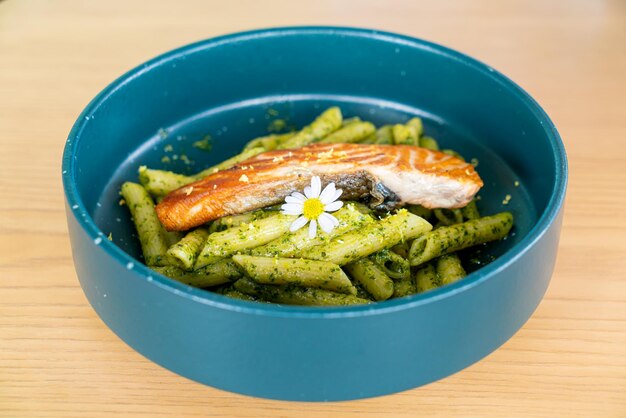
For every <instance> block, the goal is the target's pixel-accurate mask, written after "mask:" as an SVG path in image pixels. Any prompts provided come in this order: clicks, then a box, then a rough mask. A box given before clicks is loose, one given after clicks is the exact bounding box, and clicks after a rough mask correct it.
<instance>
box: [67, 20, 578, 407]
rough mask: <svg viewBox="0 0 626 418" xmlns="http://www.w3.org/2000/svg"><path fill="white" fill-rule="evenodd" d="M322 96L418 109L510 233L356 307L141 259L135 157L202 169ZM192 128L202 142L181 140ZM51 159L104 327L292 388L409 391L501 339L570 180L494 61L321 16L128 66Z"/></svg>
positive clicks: (551, 131) (295, 392)
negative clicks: (210, 287) (188, 276)
mask: <svg viewBox="0 0 626 418" xmlns="http://www.w3.org/2000/svg"><path fill="white" fill-rule="evenodd" d="M331 105H339V106H341V108H342V110H343V112H344V114H345V115H346V116H360V117H362V118H364V119H367V120H371V121H373V122H375V123H376V124H382V123H395V122H403V121H405V120H407V119H408V118H409V117H412V116H414V115H417V116H420V117H422V118H423V120H424V124H425V130H426V133H427V134H429V135H431V136H433V137H435V138H437V139H438V140H439V142H440V143H441V144H442V145H443V146H444V147H445V148H452V149H455V150H457V151H459V152H460V153H461V154H463V155H465V156H466V157H468V158H476V159H477V160H478V162H479V164H478V170H479V172H480V174H481V176H482V177H483V179H484V181H485V187H484V188H483V190H482V191H481V193H480V195H481V197H482V200H481V201H480V208H481V210H482V212H483V213H485V214H489V213H495V212H499V211H502V210H510V211H512V212H513V214H514V215H515V219H516V224H515V228H514V230H513V233H512V234H511V235H510V236H509V238H508V239H507V240H504V241H501V242H498V243H496V244H493V245H490V246H485V247H481V248H480V249H479V250H478V251H474V253H473V254H472V257H471V258H472V260H474V264H473V265H474V267H473V269H474V271H473V272H471V273H470V274H469V275H468V276H467V278H465V279H464V280H461V281H459V282H457V283H455V284H452V285H449V286H446V287H444V288H440V289H437V290H435V291H432V292H428V293H424V294H418V295H413V296H410V297H406V298H402V299H395V300H389V301H385V302H380V303H375V304H372V305H370V306H355V307H333V308H305V307H293V306H281V305H271V304H260V303H253V302H246V301H241V300H234V299H230V298H227V297H224V296H221V295H218V294H214V293H211V292H207V291H204V290H201V289H195V288H191V287H189V286H186V285H184V284H181V283H178V282H176V281H173V280H170V279H168V278H167V277H164V276H161V275H159V274H157V273H155V272H153V271H151V270H149V269H148V268H147V267H145V266H144V265H143V264H142V263H141V261H140V260H141V259H140V255H139V254H140V251H139V247H138V243H137V239H136V237H135V236H134V231H133V226H132V224H131V221H130V217H129V215H128V213H127V211H126V208H124V207H120V206H119V205H118V201H119V195H118V190H119V188H120V185H121V183H122V182H123V181H125V180H136V178H137V168H138V166H139V165H144V164H145V165H148V166H151V167H161V168H167V169H171V170H175V171H180V172H192V171H198V170H200V169H202V168H204V167H206V166H209V165H212V164H214V163H216V162H217V161H220V160H223V159H225V158H226V157H228V156H230V155H233V154H235V153H236V152H237V150H238V149H239V148H240V147H241V146H242V145H243V144H244V142H245V141H246V140H247V139H249V138H252V137H255V136H258V135H262V134H264V133H266V132H267V128H268V125H270V124H274V125H276V124H277V123H276V122H275V121H274V119H275V118H277V117H279V118H281V119H283V120H285V121H286V123H287V124H288V125H294V126H302V125H303V124H305V123H307V121H310V120H311V119H312V118H313V117H314V116H315V115H316V114H318V113H320V112H321V110H322V109H324V108H326V107H328V106H331ZM206 134H211V136H212V144H213V149H212V152H210V153H206V152H203V151H201V150H198V149H196V148H194V147H193V146H192V144H193V142H194V141H197V140H199V139H202V138H203V137H204V136H205V135H206ZM169 150H171V151H169ZM183 155H184V157H183ZM164 157H167V158H164ZM62 170H63V174H62V176H63V185H64V189H65V197H66V205H67V207H66V209H67V222H68V227H69V235H70V239H71V244H72V253H73V257H74V264H75V267H76V272H77V275H78V278H79V280H80V283H81V286H82V288H83V290H84V292H85V295H86V296H87V299H88V300H89V302H90V303H91V305H92V306H93V308H94V309H95V311H96V312H97V313H98V315H99V316H100V318H102V320H103V321H104V322H105V323H106V324H107V326H109V327H110V328H111V330H113V332H115V333H116V334H117V335H118V336H119V337H120V338H121V339H122V340H124V341H125V342H126V343H127V344H128V345H130V346H131V347H132V348H134V349H135V350H137V351H138V352H139V353H141V354H143V355H144V356H146V357H147V358H149V359H150V360H152V361H154V362H155V363H158V364H160V365H162V366H163V367H166V368H168V369H170V370H172V371H174V372H176V373H178V374H180V375H182V376H185V377H188V378H190V379H193V380H196V381H198V382H201V383H204V384H207V385H210V386H213V387H216V388H220V389H224V390H228V391H233V392H237V393H242V394H247V395H252V396H259V397H264V398H273V399H283V400H297V401H336V400H348V399H357V398H365V397H372V396H379V395H384V394H389V393H394V392H398V391H402V390H407V389H411V388H415V387H418V386H420V385H424V384H426V383H429V382H432V381H435V380H437V379H441V378H443V377H445V376H448V375H450V374H452V373H455V372H457V371H459V370H461V369H463V368H465V367H467V366H469V365H471V364H472V363H474V362H476V361H478V360H480V359H481V358H483V357H485V356H486V355H488V354H489V353H491V352H492V351H494V350H495V349H497V348H498V347H499V346H500V345H502V344H503V343H504V342H505V341H507V340H508V339H509V338H511V336H512V335H513V334H515V332H516V331H517V330H518V329H519V328H520V327H521V326H522V325H523V324H524V323H525V322H526V320H527V319H528V318H529V317H530V315H531V314H532V313H533V311H534V310H535V308H536V307H537V305H538V304H539V302H540V301H541V298H542V297H543V295H544V293H545V291H546V288H547V287H548V283H549V281H550V277H551V275H552V271H553V267H554V262H555V258H556V254H557V247H558V241H559V233H560V228H561V218H562V207H563V199H564V196H565V190H566V179H567V163H566V156H565V150H564V148H563V144H562V143H561V140H560V138H559V135H558V133H557V131H556V129H555V127H554V125H553V124H552V122H551V121H550V119H549V118H548V116H547V115H546V114H545V113H544V111H543V110H542V109H541V108H540V107H539V105H538V104H537V103H536V102H535V101H534V100H533V99H532V98H531V97H530V96H529V95H528V94H527V93H526V92H524V90H522V89H521V88H520V87H518V86H517V85H516V84H514V83H513V82H512V81H511V80H509V79H508V78H506V77H505V76H503V75H502V74H500V73H499V72H497V71H495V70H494V69H493V68H491V67H489V66H487V65H485V64H482V63H480V62H478V61H476V60H474V59H472V58H469V57H467V56H465V55H463V54H460V53H458V52H455V51H452V50H450V49H447V48H444V47H442V46H439V45H435V44H432V43H429V42H425V41H421V40H418V39H414V38H409V37H406V36H401V35H395V34H391V33H384V32H379V31H372V30H364V29H349V28H332V27H296V28H278V29H267V30H258V31H253V32H245V33H238V34H233V35H227V36H222V37H218V38H213V39H209V40H206V41H202V42H198V43H195V44H192V45H189V46H185V47H182V48H179V49H176V50H174V51H172V52H168V53H166V54H164V55H161V56H159V57H157V58H155V59H153V60H151V61H148V62H147V63H145V64H142V65H140V66H139V67H137V68H135V69H133V70H131V71H130V72H128V73H126V74H125V75H123V76H122V77H120V78H119V79H117V80H116V81H114V82H113V83H112V84H111V85H109V86H108V87H106V88H105V89H104V90H103V91H102V92H101V93H100V94H98V96H96V98H95V99H93V101H92V102H91V103H90V104H89V105H88V106H87V107H86V109H85V110H84V111H83V113H82V114H81V115H80V117H79V118H78V120H77V121H76V123H75V124H74V127H73V128H72V130H71V132H70V135H69V138H68V140H67V145H66V147H65V152H64V155H63V167H62ZM507 195H508V197H507ZM109 235H110V236H111V237H112V241H109V240H108V239H107V237H108V236H109ZM489 261H491V262H489ZM488 262H489V263H488Z"/></svg>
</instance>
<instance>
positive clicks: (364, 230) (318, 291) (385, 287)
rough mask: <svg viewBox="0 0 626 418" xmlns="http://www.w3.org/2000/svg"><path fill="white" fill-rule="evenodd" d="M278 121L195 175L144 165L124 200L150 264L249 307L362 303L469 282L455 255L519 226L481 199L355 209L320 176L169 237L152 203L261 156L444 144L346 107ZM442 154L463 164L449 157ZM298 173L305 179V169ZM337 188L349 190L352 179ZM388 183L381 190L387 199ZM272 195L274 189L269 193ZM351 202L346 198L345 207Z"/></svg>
mask: <svg viewBox="0 0 626 418" xmlns="http://www.w3.org/2000/svg"><path fill="white" fill-rule="evenodd" d="M273 122H278V121H273ZM280 122H281V123H280V124H278V123H272V125H273V126H274V128H273V129H270V131H272V132H279V133H268V134H267V135H264V136H260V137H257V138H254V139H251V140H249V141H247V142H246V143H245V145H244V146H243V148H242V149H241V150H240V153H239V154H236V155H234V156H233V157H231V158H229V159H227V160H225V161H222V162H220V163H218V164H214V165H212V166H211V167H209V168H206V169H204V170H201V171H199V172H198V173H196V174H194V175H183V174H179V173H175V172H172V171H167V170H159V169H153V168H148V167H146V166H141V167H140V168H139V173H138V174H139V182H140V184H137V183H131V182H126V183H124V184H123V185H122V187H121V194H122V197H123V198H124V201H125V203H126V205H127V206H128V208H129V211H130V214H131V216H132V220H133V222H134V225H135V228H136V230H137V235H138V238H139V241H140V244H141V249H142V252H143V257H144V260H145V262H146V264H147V265H148V266H149V267H150V268H152V269H153V270H154V271H155V272H157V273H159V274H162V275H164V276H167V277H169V278H171V279H173V280H177V281H179V282H182V283H185V284H187V285H189V286H194V287H199V288H203V289H207V290H209V291H213V292H216V293H219V294H221V295H224V296H227V297H231V298H236V299H240V300H244V301H248V302H259V303H278V304H285V305H303V306H347V305H364V304H369V303H373V302H379V301H385V300H388V299H393V298H400V297H406V296H410V295H413V294H417V293H423V292H427V291H429V290H433V289H436V288H439V287H442V286H446V285H449V284H452V283H454V282H456V281H458V280H462V279H463V277H465V276H466V275H467V273H466V270H465V268H464V263H465V261H464V259H463V257H464V255H463V253H462V252H461V253H459V251H460V250H463V249H466V248H468V247H472V246H476V245H480V244H484V243H487V242H490V241H496V240H500V239H502V238H504V237H506V236H507V234H508V233H509V231H510V230H511V228H512V226H513V215H512V214H511V213H510V212H501V213H498V214H495V215H491V216H481V213H480V211H479V208H478V203H477V201H478V198H474V199H473V200H471V201H470V203H469V204H467V205H466V206H464V207H462V208H457V209H446V208H432V209H430V208H426V207H424V206H420V205H412V204H409V205H406V206H405V207H394V206H393V205H392V206H390V207H391V208H392V210H389V211H386V210H382V209H381V207H382V206H381V207H378V206H376V205H374V204H372V202H371V201H369V202H368V201H367V200H365V201H363V200H362V201H360V202H358V201H356V200H357V199H358V198H359V196H361V197H362V196H363V195H356V196H357V197H354V196H355V195H354V194H352V195H351V194H349V193H343V191H339V190H338V189H336V188H335V183H332V182H331V183H329V184H327V185H326V187H325V188H324V189H323V190H322V188H321V186H322V185H321V183H320V184H317V185H316V184H315V180H314V179H313V180H311V186H307V187H305V188H304V190H294V193H292V194H291V195H289V196H287V197H285V204H284V205H282V206H280V207H279V206H278V205H276V206H266V207H261V208H259V209H255V210H251V211H248V212H245V213H238V212H237V211H236V210H235V211H229V212H225V213H235V214H234V215H227V216H222V217H220V218H217V219H215V218H207V219H210V222H208V223H206V224H200V225H198V224H195V225H194V226H193V228H191V227H190V229H189V230H187V231H185V232H168V231H166V230H165V228H164V227H163V225H161V223H160V221H159V218H158V217H157V214H156V211H155V201H156V202H160V201H161V200H162V199H163V198H164V197H165V196H166V195H168V194H169V193H170V192H172V191H174V190H177V189H179V188H181V187H183V186H186V185H188V184H190V183H193V182H196V181H199V180H201V179H203V178H204V177H206V176H210V175H212V174H214V173H216V172H218V171H222V170H228V169H229V168H231V167H233V166H235V165H237V164H239V163H241V162H243V161H246V160H247V159H249V158H251V157H254V156H256V155H257V154H260V153H263V152H267V151H274V150H287V151H288V152H289V153H291V152H293V151H292V150H293V149H295V148H299V147H303V146H306V145H309V144H313V143H322V144H323V143H326V144H344V143H362V144H378V145H385V146H387V145H388V146H394V145H414V146H420V147H422V148H426V149H429V150H434V151H438V150H439V149H440V144H439V143H438V141H437V140H436V139H434V138H432V137H431V136H427V135H426V134H425V128H424V123H423V122H422V120H421V119H420V118H418V117H414V118H411V119H409V120H407V121H405V122H403V123H395V122H396V121H394V123H392V124H386V125H382V126H379V127H376V126H375V125H374V124H373V123H371V122H369V121H366V120H361V119H360V118H358V117H350V118H344V116H343V114H342V112H341V109H340V108H338V107H331V108H329V109H327V110H325V111H324V112H322V113H321V114H320V115H319V116H318V117H317V118H316V119H315V120H313V121H312V122H311V123H310V124H309V125H307V126H304V127H303V128H302V129H300V130H292V131H291V132H283V133H280V129H284V128H285V127H286V126H287V124H286V123H285V121H283V120H280ZM289 129H292V128H289ZM442 142H443V141H442ZM442 145H445V143H444V144H442ZM333 147H335V146H334V145H333ZM396 149H401V148H396ZM402 149H406V148H402ZM287 151H285V152H287ZM274 152H275V153H277V152H280V151H274ZM442 152H443V153H447V154H450V155H454V156H457V157H459V158H461V159H463V157H462V156H460V155H459V154H458V153H456V152H455V151H453V150H450V149H444V150H443V151H442ZM268 161H269V160H268ZM255 165H256V164H255ZM474 165H475V164H474ZM240 166H241V164H239V166H237V167H235V168H232V170H236V169H238V167H240ZM298 172H299V173H305V172H306V167H302V171H298ZM226 174H228V172H227V173H226ZM299 175H300V174H298V176H299ZM219 176H221V174H220V175H217V176H214V177H219ZM246 181H247V180H246ZM317 181H318V182H320V180H319V177H318V179H317ZM367 181H370V180H369V179H368V180H367ZM372 181H373V180H372ZM338 184H339V183H338ZM341 184H342V186H341V187H343V188H346V187H350V183H349V182H348V183H345V182H344V183H341ZM331 185H332V187H331ZM346 185H347V186H346ZM378 186H379V184H377V185H376V187H378ZM354 187H357V186H354ZM361 187H362V186H361ZM382 187H383V189H381V193H382V192H385V190H384V187H385V186H384V185H383V186H382ZM348 191H349V190H348ZM273 192H274V191H273V190H272V188H271V187H269V186H268V190H267V193H273ZM300 192H303V193H300ZM179 193H180V191H179ZM346 195H348V197H349V198H346V199H345V200H342V201H340V200H338V199H339V198H340V197H345V196H346ZM372 195H374V192H372ZM470 198H471V196H470V197H469V198H468V199H467V200H469V199H470ZM169 199H170V198H168V200H169ZM316 199H317V201H316ZM467 200H466V201H467ZM166 202H167V200H166ZM309 202H312V203H309ZM364 202H365V203H369V204H370V207H368V206H365V205H364V204H363V203H364ZM271 204H272V205H275V204H276V201H274V202H272V203H271ZM307 205H308V206H307ZM259 206H262V205H258V206H256V208H258V207H259ZM159 208H160V207H159ZM294 208H300V209H298V210H300V212H297V211H295V209H294ZM294 211H295V212H294ZM241 212H243V210H242V211H241ZM311 213H313V214H314V215H315V216H313V215H311ZM307 225H308V226H307ZM180 229H185V228H180ZM318 229H319V231H318Z"/></svg>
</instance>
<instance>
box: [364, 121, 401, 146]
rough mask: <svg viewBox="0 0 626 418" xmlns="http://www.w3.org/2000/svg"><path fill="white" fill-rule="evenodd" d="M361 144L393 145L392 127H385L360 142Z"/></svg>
mask: <svg viewBox="0 0 626 418" xmlns="http://www.w3.org/2000/svg"><path fill="white" fill-rule="evenodd" d="M359 142H360V143H361V144H393V132H392V126H391V125H383V126H381V127H380V128H378V129H377V130H376V132H374V133H373V134H371V135H368V136H367V137H365V138H363V139H362V140H361V141H359Z"/></svg>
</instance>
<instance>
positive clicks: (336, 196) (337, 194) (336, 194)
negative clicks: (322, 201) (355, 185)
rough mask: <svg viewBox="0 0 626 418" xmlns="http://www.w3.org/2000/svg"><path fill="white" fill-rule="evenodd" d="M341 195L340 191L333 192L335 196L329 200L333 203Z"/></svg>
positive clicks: (341, 191)
mask: <svg viewBox="0 0 626 418" xmlns="http://www.w3.org/2000/svg"><path fill="white" fill-rule="evenodd" d="M342 193H343V190H342V189H337V190H335V195H334V196H333V198H332V199H331V202H334V201H335V200H337V199H339V196H341V194H342Z"/></svg>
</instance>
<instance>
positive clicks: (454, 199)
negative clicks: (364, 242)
mask: <svg viewBox="0 0 626 418" xmlns="http://www.w3.org/2000/svg"><path fill="white" fill-rule="evenodd" d="M313 176H319V177H320V178H321V180H322V185H326V184H328V183H330V182H334V183H335V186H336V187H337V188H338V189H342V190H343V194H342V199H345V200H355V199H365V200H366V201H367V203H368V204H369V205H370V207H372V208H374V209H383V210H390V209H393V208H395V207H399V206H403V205H405V204H419V205H422V206H425V207H427V208H458V207H462V206H465V205H466V204H468V203H469V202H470V201H471V200H472V198H473V197H474V195H475V194H476V193H477V192H478V190H479V189H480V188H481V187H482V185H483V182H482V180H481V179H480V177H479V175H478V173H476V171H475V170H474V167H473V166H472V165H471V164H468V163H466V162H464V161H463V160H461V159H459V158H456V157H453V156H451V155H448V154H444V153H442V152H438V151H431V150H428V149H425V148H420V147H416V146H412V145H375V144H319V143H318V144H312V145H308V146H305V147H302V148H298V149H284V150H275V151H268V152H265V153H262V154H259V155H256V156H254V157H252V158H250V159H248V160H246V161H243V162H241V163H239V164H237V165H235V166H233V167H231V168H230V169H228V170H224V171H218V172H217V173H214V174H211V175H209V176H207V177H205V178H204V179H202V180H199V181H196V182H194V183H191V184H188V185H186V186H183V187H181V188H179V189H177V190H174V191H172V192H171V193H170V194H168V195H167V196H166V197H165V199H163V201H161V203H159V204H158V205H157V206H156V212H157V215H158V217H159V219H160V220H161V223H163V225H164V226H165V228H166V229H167V230H170V231H184V230H187V229H190V228H193V227H195V226H199V225H202V224H204V223H205V222H208V221H211V220H214V219H217V218H220V217H222V216H225V215H233V214H238V213H244V212H248V211H251V210H254V209H258V208H262V207H265V206H271V205H275V204H277V203H282V202H283V201H284V199H285V197H286V196H288V195H289V194H291V193H292V192H294V191H300V192H301V191H302V190H303V189H304V187H305V186H307V185H309V184H310V183H311V177H313Z"/></svg>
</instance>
